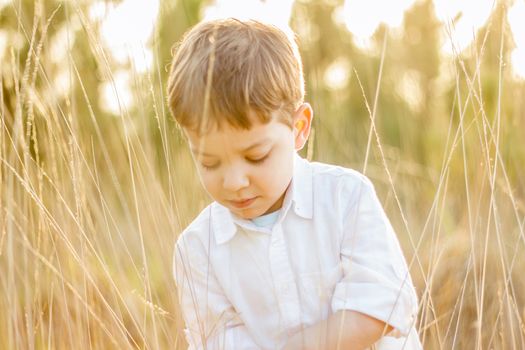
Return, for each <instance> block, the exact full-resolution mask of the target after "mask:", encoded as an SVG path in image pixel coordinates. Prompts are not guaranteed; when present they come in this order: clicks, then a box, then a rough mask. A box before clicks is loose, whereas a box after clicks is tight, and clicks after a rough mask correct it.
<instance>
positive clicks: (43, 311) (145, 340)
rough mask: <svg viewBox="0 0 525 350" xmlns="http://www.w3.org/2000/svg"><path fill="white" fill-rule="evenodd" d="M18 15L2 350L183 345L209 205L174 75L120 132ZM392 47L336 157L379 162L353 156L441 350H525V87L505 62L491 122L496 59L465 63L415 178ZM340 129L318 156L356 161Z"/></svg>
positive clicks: (147, 82)
mask: <svg viewBox="0 0 525 350" xmlns="http://www.w3.org/2000/svg"><path fill="white" fill-rule="evenodd" d="M71 9H72V11H71V13H72V14H73V13H75V10H78V11H77V12H76V13H77V16H78V19H79V21H80V22H81V24H82V26H84V28H86V29H85V30H86V32H88V33H91V34H93V35H88V36H87V37H88V42H89V47H90V49H91V52H93V53H94V57H95V58H96V60H97V61H98V63H99V66H98V67H99V68H100V72H101V74H102V79H106V80H107V81H112V77H113V67H112V65H111V62H109V60H108V57H109V55H108V52H107V49H106V48H104V47H103V45H102V44H101V42H100V39H98V38H97V37H96V35H94V33H96V30H93V31H92V32H91V31H90V23H89V21H88V20H86V18H85V17H84V16H83V15H82V11H81V10H80V7H77V8H75V6H73V7H71ZM18 15H19V16H20V20H19V27H18V29H17V31H18V33H19V34H20V35H21V37H22V38H23V39H22V40H25V41H26V42H27V43H28V45H27V46H28V47H29V49H28V51H27V55H26V56H25V57H26V58H25V59H24V60H21V57H23V56H21V53H20V52H18V51H16V50H14V49H13V50H10V52H9V54H8V55H7V56H6V57H5V59H4V61H3V62H2V66H3V68H5V67H7V68H8V69H3V70H2V74H1V75H0V79H2V80H0V86H2V89H1V90H0V91H2V95H0V100H1V101H0V106H1V110H0V115H1V117H2V119H1V120H2V126H1V130H0V161H1V165H0V169H1V170H0V183H1V186H0V189H1V192H0V198H1V211H0V310H1V311H2V312H1V313H0V348H2V349H4V348H5V349H75V348H81V349H84V348H95V349H126V348H141V349H142V348H144V349H165V348H172V349H173V348H175V349H177V348H183V347H184V346H185V343H184V340H183V339H182V332H181V329H182V327H183V324H182V322H181V317H180V314H179V312H178V307H177V298H176V289H175V288H176V287H175V284H174V281H173V279H172V277H171V256H172V248H173V244H174V242H175V240H176V237H177V234H178V233H179V232H180V231H181V229H182V228H183V227H184V226H185V225H186V224H188V223H189V221H190V220H191V219H192V217H193V216H194V215H195V214H196V213H197V212H198V210H199V208H202V207H203V206H204V205H205V204H206V203H207V201H208V200H207V198H206V197H205V195H204V193H203V191H202V190H201V189H200V187H199V184H198V181H197V180H196V176H195V172H194V170H193V165H192V162H191V158H190V156H189V154H188V152H187V150H186V148H185V146H184V145H183V143H182V142H181V141H180V140H181V138H180V135H179V134H178V131H177V130H176V128H175V126H174V125H173V123H171V122H170V121H169V116H167V115H166V109H165V107H164V96H163V86H162V85H161V84H160V83H159V79H158V76H159V75H162V74H165V72H164V70H163V63H161V62H157V63H156V65H155V68H154V69H153V70H152V72H150V73H146V74H144V75H137V74H134V75H133V77H134V92H135V95H134V98H135V99H136V100H137V101H140V103H139V108H136V109H134V110H133V111H132V112H130V111H127V110H126V108H124V107H123V108H122V109H121V112H120V114H119V115H118V116H117V117H115V118H112V119H111V118H110V119H108V118H107V116H101V115H99V114H98V112H97V108H96V104H97V103H98V101H96V99H94V98H93V94H92V92H91V91H89V86H88V85H86V84H84V83H85V82H87V81H88V80H89V79H90V76H91V75H92V74H94V73H93V72H90V71H82V70H79V66H78V62H79V61H78V59H76V58H75V57H76V56H75V53H74V52H72V53H70V54H69V55H68V59H67V62H63V64H64V65H67V70H68V77H69V79H71V81H72V82H74V84H72V85H74V86H76V90H75V91H70V92H68V94H66V96H65V97H64V98H63V99H62V97H60V96H57V94H56V93H55V91H56V90H57V87H56V82H55V81H53V79H52V71H53V69H54V67H55V66H54V65H53V64H52V62H50V60H49V57H48V53H47V52H46V43H47V39H46V33H47V28H48V27H47V26H48V25H49V23H52V20H50V18H51V16H44V15H43V14H42V13H40V14H39V12H38V11H35V13H34V20H33V22H31V23H33V25H32V26H30V27H24V23H25V22H24V21H22V19H21V18H22V17H23V15H22V14H21V13H18ZM47 15H50V14H49V13H48V14H47ZM39 16H41V17H39ZM501 28H503V24H502V25H501ZM501 28H500V29H501ZM502 38H503V36H502ZM481 42H482V43H483V41H481ZM499 43H500V53H501V52H502V51H503V48H504V47H503V46H504V40H503V39H501V40H500V41H499ZM388 50H389V46H388V41H387V40H386V37H385V40H384V41H383V47H382V50H381V53H382V59H381V60H380V61H379V62H380V63H379V65H378V67H377V68H378V70H377V72H378V74H377V75H375V79H374V89H372V93H369V92H368V91H367V90H366V89H365V88H363V85H362V83H361V79H360V73H361V72H360V71H359V70H357V69H356V70H355V71H354V77H355V82H356V83H357V84H359V85H360V86H361V87H362V96H360V99H361V102H359V103H362V104H364V105H365V106H366V108H367V110H368V112H369V113H368V122H367V125H368V126H367V133H368V137H367V138H366V142H365V143H363V144H358V145H355V144H353V140H348V139H346V138H344V137H340V136H338V137H336V138H335V143H336V144H337V145H338V147H340V148H341V149H345V148H350V147H354V148H355V149H356V151H355V152H359V153H360V154H364V155H365V157H364V159H365V160H364V162H358V161H356V160H353V159H348V158H344V157H343V156H339V157H340V161H341V163H345V164H350V165H353V166H355V167H356V168H358V169H359V170H362V171H364V172H366V173H367V175H369V176H370V177H371V178H372V179H373V180H374V182H376V184H377V186H378V189H379V192H380V195H381V198H382V200H383V202H384V203H385V207H386V208H387V211H388V212H389V214H390V216H391V218H392V221H393V223H394V226H395V227H396V229H397V232H398V234H399V237H400V239H401V241H402V244H403V247H404V251H405V252H406V255H407V258H408V260H409V261H410V266H411V272H412V275H413V278H414V281H415V283H416V286H417V289H418V292H419V295H420V317H419V320H418V324H417V326H418V328H419V330H420V336H421V339H422V340H423V342H424V344H425V349H524V348H525V327H524V318H525V300H524V299H525V279H524V277H523V271H525V255H524V246H525V227H524V221H525V220H524V217H525V202H524V201H525V199H524V186H523V180H522V179H520V178H521V176H522V170H523V169H524V164H525V163H524V160H525V158H523V157H521V158H520V157H519V156H512V157H511V156H509V152H504V150H505V149H508V148H509V147H511V148H516V149H518V150H520V149H521V150H523V148H524V146H525V141H524V140H523V137H522V136H521V137H516V130H525V125H524V124H525V121H524V120H523V115H524V114H525V106H524V105H523V104H521V105H519V106H518V108H515V109H514V113H515V114H516V115H511V116H509V115H505V114H504V113H502V111H504V110H505V108H506V107H507V106H505V105H503V103H504V101H508V99H504V98H503V96H504V95H508V94H516V95H517V97H516V99H512V101H514V102H516V100H519V99H520V98H523V97H524V95H523V91H524V90H523V84H522V85H519V84H518V85H512V89H513V90H510V91H509V87H508V86H509V85H507V79H506V78H505V66H504V63H505V62H504V61H503V60H500V61H499V63H498V75H497V76H498V79H497V92H498V94H497V104H496V106H497V107H496V109H495V110H494V113H492V112H489V111H488V110H487V109H486V103H485V101H484V98H485V97H484V96H485V95H484V88H485V87H484V85H483V84H482V79H481V76H482V75H483V74H484V73H485V72H484V71H483V67H482V65H481V62H482V58H483V55H485V54H486V52H485V46H484V44H481V45H480V47H479V48H478V49H477V50H475V53H476V54H474V57H475V59H474V60H473V62H474V64H473V65H471V66H470V68H469V66H468V64H467V63H466V62H465V60H464V59H463V58H462V56H461V55H459V54H458V55H457V56H456V57H455V59H454V60H453V61H451V62H450V65H449V66H450V67H451V69H452V74H453V75H452V76H453V83H454V86H455V88H454V94H453V95H454V96H452V97H451V98H450V101H449V102H450V106H451V107H449V108H445V110H446V113H445V114H444V115H445V116H446V118H443V119H444V122H442V125H443V128H442V129H440V130H439V135H442V136H444V137H442V138H441V139H440V141H441V142H440V143H438V145H440V147H436V149H434V150H433V151H432V152H434V154H433V155H434V158H436V159H438V160H439V162H438V163H429V164H418V163H414V162H413V160H412V159H411V158H410V157H408V156H406V155H405V154H403V153H400V150H399V149H397V148H395V147H391V146H389V145H388V144H386V143H385V142H384V137H383V134H382V132H381V129H380V128H379V127H378V125H381V123H382V121H383V120H384V119H385V118H387V117H388V116H387V114H386V113H385V112H381V111H380V110H379V109H378V101H379V96H380V92H381V89H383V88H384V77H383V75H382V74H383V67H384V66H385V65H388V62H385V59H384V57H385V54H386V53H388ZM500 57H503V55H500ZM472 67H473V68H472ZM307 78H308V77H307ZM310 79H312V78H311V77H310ZM514 89H516V90H514ZM519 89H521V90H519ZM78 96H80V98H78ZM13 101H14V102H13ZM321 103H322V102H320V103H319V104H321ZM379 103H380V101H379ZM419 123H421V124H420V125H416V126H415V128H416V129H417V128H425V127H427V126H428V125H429V124H427V125H426V122H424V121H423V122H422V121H419ZM433 125H434V126H435V124H433ZM407 128H414V126H407ZM326 129H327V127H325V126H323V124H320V123H319V124H317V129H316V130H315V135H318V136H319V137H318V138H317V139H315V140H312V143H311V145H310V147H309V156H311V157H313V158H314V159H321V160H322V159H326V158H330V157H329V156H328V154H330V155H333V154H334V153H337V152H341V150H336V149H332V148H331V147H333V146H332V145H330V146H329V145H328V144H323V143H319V140H323V138H322V135H323V133H328V131H327V130H326ZM520 135H522V134H520ZM509 143H511V144H509ZM506 157H507V158H506Z"/></svg>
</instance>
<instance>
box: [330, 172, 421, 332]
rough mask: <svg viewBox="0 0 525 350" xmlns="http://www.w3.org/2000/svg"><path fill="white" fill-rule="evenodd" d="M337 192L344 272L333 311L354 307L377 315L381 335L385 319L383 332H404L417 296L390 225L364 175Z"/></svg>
mask: <svg viewBox="0 0 525 350" xmlns="http://www.w3.org/2000/svg"><path fill="white" fill-rule="evenodd" d="M340 193H341V195H342V196H344V197H341V198H343V200H342V202H343V203H344V204H343V205H341V210H342V211H341V213H342V216H343V226H342V232H343V237H342V238H341V242H342V243H341V263H342V267H343V274H344V275H343V279H342V280H341V281H340V282H338V283H337V284H336V286H335V290H334V294H333V296H332V312H333V314H337V313H338V312H340V311H343V310H352V311H354V312H358V313H361V314H364V315H368V316H369V318H372V319H375V320H378V321H381V322H382V325H381V324H380V325H379V332H378V334H379V336H381V334H383V330H384V329H383V328H384V325H385V324H386V325H389V326H391V327H390V328H389V329H387V332H385V333H384V334H388V333H389V331H392V330H393V332H392V333H390V334H388V335H389V336H396V337H399V336H407V335H408V334H409V332H410V330H411V328H413V326H414V323H415V318H416V316H417V311H418V301H417V295H416V292H415V289H414V286H413V284H412V280H411V278H410V275H409V271H408V267H407V264H406V261H405V258H404V256H403V252H402V251H401V247H400V245H399V241H398V239H397V236H396V234H395V232H394V230H393V228H392V225H391V224H390V221H389V220H388V218H387V216H386V214H385V212H384V210H383V207H382V206H381V203H380V202H379V199H378V198H377V195H376V192H375V190H374V187H373V185H372V183H371V182H370V180H368V179H367V178H366V177H364V176H362V177H361V179H360V183H359V184H358V185H357V186H355V185H353V186H348V185H346V186H344V187H343V188H342V189H341V192H340ZM345 198H346V199H345ZM348 198H354V200H353V201H349V200H348ZM356 320H357V318H356ZM363 322H366V323H367V324H368V322H367V321H365V320H363ZM344 325H345V326H346V322H345V323H344ZM355 326H359V325H358V324H355ZM349 328H350V329H353V327H349Z"/></svg>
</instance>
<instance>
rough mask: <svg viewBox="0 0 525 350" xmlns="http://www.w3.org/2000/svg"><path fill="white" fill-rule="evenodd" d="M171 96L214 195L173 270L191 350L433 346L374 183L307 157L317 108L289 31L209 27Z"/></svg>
mask: <svg viewBox="0 0 525 350" xmlns="http://www.w3.org/2000/svg"><path fill="white" fill-rule="evenodd" d="M168 94H169V95H168V102H169V107H170V109H171V112H172V114H173V115H174V117H175V119H176V120H177V122H178V123H179V125H180V126H181V128H182V130H183V131H184V134H185V136H186V137H187V139H188V142H189V146H190V148H191V151H192V154H193V157H194V160H195V163H196V167H197V170H198V173H199V175H200V179H201V182H202V184H203V186H204V188H205V189H206V191H207V192H208V193H209V195H210V197H211V198H212V199H213V200H214V202H213V203H212V204H210V205H209V206H208V207H206V208H205V209H204V210H203V211H202V212H201V213H200V214H199V215H198V217H197V218H196V219H195V220H194V221H193V222H192V223H191V224H190V225H189V226H188V227H187V228H186V229H185V230H184V232H183V233H182V234H181V236H180V237H179V239H178V241H177V244H176V248H175V254H174V256H175V257H174V273H175V279H176V282H177V286H178V293H179V299H180V305H181V308H182V313H183V316H184V319H185V322H186V329H185V335H186V339H187V341H188V343H189V345H190V348H191V349H202V348H205V349H303V348H304V349H367V348H374V346H375V349H420V348H421V344H420V343H419V339H418V335H417V332H416V331H415V328H414V323H415V318H416V315H417V310H418V304H417V298H416V293H415V291H414V287H413V285H412V281H411V279H410V276H409V274H408V269H407V265H406V262H405V259H404V258H403V255H402V252H401V249H400V246H399V243H398V241H397V239H396V236H395V233H394V231H393V230H392V227H391V225H390V223H389V221H388V219H387V217H386V216H385V213H384V211H383V209H382V207H381V204H380V203H379V201H378V199H377V196H376V194H375V191H374V188H373V186H372V184H371V182H370V181H369V180H368V179H367V178H366V177H364V176H363V175H361V174H359V173H357V172H356V171H353V170H350V169H345V168H342V167H337V166H332V165H327V164H321V163H310V162H308V161H306V160H305V159H302V158H300V157H299V156H298V155H297V151H299V150H300V149H301V148H302V147H303V146H304V145H305V143H306V141H307V139H308V135H309V132H310V127H311V123H312V117H313V111H312V108H311V106H310V105H309V104H308V103H304V100H303V98H304V81H303V72H302V63H301V59H300V56H299V53H298V49H297V47H296V44H295V42H294V41H293V40H291V39H289V37H288V36H287V35H286V34H285V33H284V32H282V31H281V30H279V29H277V28H275V27H273V26H271V25H266V24H262V23H259V22H255V21H239V20H234V19H227V20H217V21H211V22H205V23H200V24H198V25H197V26H195V27H194V28H193V29H191V30H190V31H189V32H188V33H187V34H186V35H185V37H184V39H183V40H182V42H181V44H180V46H179V47H178V50H177V52H176V54H175V57H174V59H173V63H172V67H171V71H170V76H169V82H168Z"/></svg>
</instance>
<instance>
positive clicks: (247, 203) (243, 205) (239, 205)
mask: <svg viewBox="0 0 525 350" xmlns="http://www.w3.org/2000/svg"><path fill="white" fill-rule="evenodd" d="M257 198H258V197H252V198H247V199H242V200H240V201H228V202H229V203H230V204H231V205H233V206H234V207H235V208H238V209H242V208H246V207H248V206H250V205H251V204H252V203H253V202H254V201H255V200H256V199H257Z"/></svg>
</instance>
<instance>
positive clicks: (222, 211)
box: [211, 154, 313, 244]
mask: <svg viewBox="0 0 525 350" xmlns="http://www.w3.org/2000/svg"><path fill="white" fill-rule="evenodd" d="M292 203H293V206H292V207H293V210H294V212H295V213H296V214H297V215H298V216H300V217H302V218H305V219H311V218H312V217H313V181H312V168H311V165H310V163H309V162H308V161H307V160H306V159H303V158H301V157H300V156H299V155H297V154H295V155H294V169H293V176H292V182H291V184H290V186H289V188H288V190H287V192H286V195H285V197H284V202H283V209H284V210H283V212H282V214H281V215H282V216H284V215H286V213H287V211H288V209H289V207H290V205H291V204H292ZM211 220H212V222H211V223H212V225H211V228H212V230H213V234H214V235H215V239H216V241H217V244H222V243H226V242H227V241H229V240H230V239H232V238H233V236H234V235H235V233H236V232H237V227H236V224H241V223H242V221H245V220H242V219H239V218H237V217H235V216H234V215H233V214H232V213H231V212H230V211H229V210H228V208H226V207H224V206H222V205H221V204H219V203H217V202H213V203H212V205H211Z"/></svg>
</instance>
